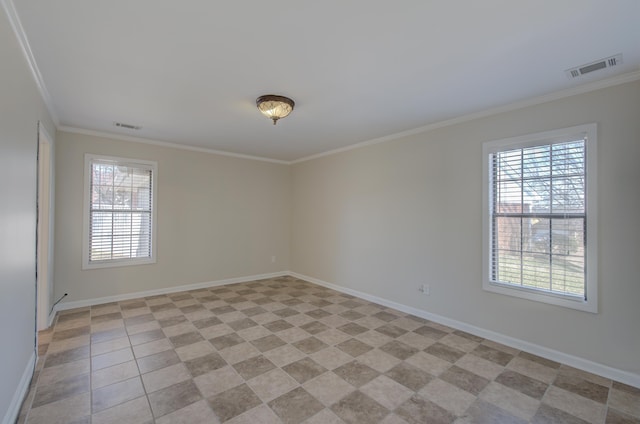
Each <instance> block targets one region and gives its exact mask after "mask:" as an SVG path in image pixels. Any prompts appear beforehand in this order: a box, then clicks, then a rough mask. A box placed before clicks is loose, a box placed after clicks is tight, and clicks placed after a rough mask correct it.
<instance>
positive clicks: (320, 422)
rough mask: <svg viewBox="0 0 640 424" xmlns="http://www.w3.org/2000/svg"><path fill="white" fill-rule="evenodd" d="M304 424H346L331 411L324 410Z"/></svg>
mask: <svg viewBox="0 0 640 424" xmlns="http://www.w3.org/2000/svg"><path fill="white" fill-rule="evenodd" d="M278 422H281V421H278ZM304 424H344V421H342V420H341V419H340V418H339V417H338V416H337V415H336V414H334V413H333V411H331V410H330V409H323V410H322V411H320V412H318V413H317V414H315V415H313V416H312V417H311V418H308V419H306V420H305V421H304Z"/></svg>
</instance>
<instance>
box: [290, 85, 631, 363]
mask: <svg viewBox="0 0 640 424" xmlns="http://www.w3.org/2000/svg"><path fill="white" fill-rule="evenodd" d="M639 118H640V82H637V81H636V82H632V83H627V84H623V85H618V86H615V87H610V88H606V89H601V90H598V91H593V92H590V93H587V94H581V95H578V96H573V97H569V98H565V99H561V100H556V101H553V102H548V103H545V104H540V105H537V106H531V107H527V108H524V109H520V110H515V111H511V112H508V113H502V114H499V115H494V116H491V117H487V118H482V119H477V120H474V121H470V122H466V123H461V124H457V125H453V126H449V127H446V128H441V129H437V130H433V131H430V132H425V133H422V134H418V135H413V136H409V137H406V138H403V139H399V140H396V141H392V142H387V143H383V144H378V145H374V146H369V147H364V148H360V149H355V150H351V151H347V152H343V153H339V154H335V155H331V156H325V157H322V158H318V159H315V160H310V161H306V162H301V163H298V164H295V165H294V166H293V174H292V176H293V195H292V196H293V197H292V199H293V206H292V242H291V252H292V257H291V269H292V270H293V271H295V272H298V273H300V274H303V275H306V276H310V277H314V278H317V279H320V280H323V281H326V282H329V283H334V284H338V285H341V286H343V287H346V288H350V289H354V290H359V291H361V292H365V293H368V294H371V295H374V296H378V297H381V298H384V299H388V300H391V301H395V302H398V303H401V304H404V305H408V306H411V307H414V308H419V309H422V310H425V311H428V312H431V313H435V314H438V315H441V316H444V317H447V318H450V319H455V320H458V321H462V322H465V323H468V324H471V325H475V326H477V327H481V328H484V329H488V330H492V331H494V332H498V333H501V334H504V335H507V336H510V337H514V338H517V339H521V340H524V341H527V342H530V343H535V344H537V345H540V346H543V347H546V348H550V349H554V350H558V351H561V352H564V353H567V354H570V355H575V356H578V357H582V358H585V359H588V360H591V361H595V362H598V363H601V364H604V365H608V366H611V367H615V368H618V369H621V370H625V371H628V372H632V373H636V374H640V360H638V358H639V356H638V355H639V353H640V326H639V325H638V324H639V323H640V307H639V306H638V302H639V301H640V277H639V276H640V269H639V265H640V261H639V259H640V247H639V246H640V244H639V243H638V241H639V240H640V221H639V220H638V219H639V217H640V215H639V214H638V211H639V210H640V188H639V187H638V183H640V164H639V162H638V161H639V160H640V119H639ZM590 122H596V123H597V124H598V133H599V134H598V137H599V139H598V143H599V145H598V196H599V197H598V199H599V204H598V214H599V215H598V217H599V222H598V228H599V246H598V249H599V253H598V256H599V257H598V265H599V300H600V303H599V306H600V308H599V311H600V312H599V313H598V314H591V313H588V312H581V311H576V310H570V309H566V308H562V307H557V306H552V305H547V304H541V303H537V302H532V301H528V300H523V299H517V298H513V297H507V296H504V295H499V294H493V293H488V292H485V291H483V290H482V225H483V223H482V142H484V141H489V140H495V139H501V138H506V137H511V136H517V135H523V134H530V133H536V132H541V131H545V130H552V129H557V128H564V127H570V126H574V125H579V124H585V123H590ZM422 283H425V284H430V285H431V296H429V297H426V296H422V295H420V294H419V293H418V291H417V287H418V286H419V285H420V284H422Z"/></svg>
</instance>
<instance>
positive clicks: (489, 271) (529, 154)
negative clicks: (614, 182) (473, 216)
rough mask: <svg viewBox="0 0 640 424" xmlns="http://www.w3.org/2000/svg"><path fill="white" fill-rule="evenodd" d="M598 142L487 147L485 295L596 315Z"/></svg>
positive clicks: (571, 139) (587, 136)
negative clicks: (497, 295) (537, 302)
mask: <svg viewBox="0 0 640 424" xmlns="http://www.w3.org/2000/svg"><path fill="white" fill-rule="evenodd" d="M595 137H596V129H595V125H593V124H589V125H584V126H580V127H573V128H568V129H565V130H555V131H549V132H547V133H540V134H533V135H531V136H523V137H517V138H514V139H507V140H498V141H495V142H488V143H485V145H484V146H483V151H484V152H485V155H486V156H485V158H486V159H485V160H486V162H485V175H486V179H485V184H486V186H485V187H486V188H485V205H486V206H485V213H486V215H485V219H486V221H485V231H484V234H485V246H486V249H487V250H486V253H487V254H486V255H485V261H486V262H485V264H486V265H487V268H485V269H486V270H485V282H484V283H483V284H484V288H485V289H486V290H489V291H495V292H498V293H502V294H510V295H513V296H518V297H523V298H527V299H531V300H539V301H543V302H547V303H553V304H559V305H563V306H568V307H572V308H575V309H582V310H587V311H590V312H596V310H597V290H596V287H595V284H596V275H597V274H596V273H595V269H596V266H595V261H596V258H597V255H596V254H595V251H596V245H595V243H596V241H595V240H596V235H595V233H596V231H595V230H596V226H595V210H596V209H595V206H594V205H595V195H596V192H595V164H596V161H595ZM592 174H593V175H592Z"/></svg>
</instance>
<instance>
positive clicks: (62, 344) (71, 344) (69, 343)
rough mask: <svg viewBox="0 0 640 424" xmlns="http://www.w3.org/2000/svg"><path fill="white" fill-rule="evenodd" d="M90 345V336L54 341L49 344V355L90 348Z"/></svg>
mask: <svg viewBox="0 0 640 424" xmlns="http://www.w3.org/2000/svg"><path fill="white" fill-rule="evenodd" d="M88 345H89V335H88V334H84V335H81V336H78V337H73V338H70V339H64V340H60V341H52V342H51V343H49V347H48V348H47V355H49V354H52V353H57V352H62V351H64V350H69V349H75V348H77V347H82V346H88Z"/></svg>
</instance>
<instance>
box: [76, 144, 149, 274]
mask: <svg viewBox="0 0 640 424" xmlns="http://www.w3.org/2000/svg"><path fill="white" fill-rule="evenodd" d="M87 165H88V166H87V168H88V174H89V175H88V199H86V200H85V201H87V202H88V205H87V207H88V217H87V221H88V225H87V227H88V228H87V236H88V240H87V246H86V265H88V266H89V267H91V265H100V264H111V265H124V264H127V262H129V263H131V264H133V263H148V262H150V261H151V260H153V258H154V252H153V237H154V234H153V228H154V222H153V221H154V210H153V209H154V178H155V164H153V163H137V162H133V161H129V160H124V159H122V160H119V159H117V158H102V157H95V156H90V157H89V158H88V164H87Z"/></svg>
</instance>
